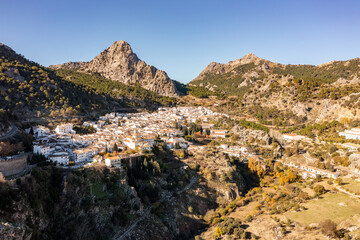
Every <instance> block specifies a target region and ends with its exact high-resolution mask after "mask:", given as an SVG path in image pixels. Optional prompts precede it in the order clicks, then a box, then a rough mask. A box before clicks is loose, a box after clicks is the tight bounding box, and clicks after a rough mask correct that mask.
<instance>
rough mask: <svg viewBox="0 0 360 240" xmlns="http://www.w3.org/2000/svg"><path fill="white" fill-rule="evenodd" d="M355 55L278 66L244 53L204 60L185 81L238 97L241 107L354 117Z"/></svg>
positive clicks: (359, 70)
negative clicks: (227, 58)
mask: <svg viewBox="0 0 360 240" xmlns="http://www.w3.org/2000/svg"><path fill="white" fill-rule="evenodd" d="M359 83H360V59H359V58H356V59H352V60H348V61H333V62H329V63H325V64H321V65H319V66H313V65H283V64H279V63H273V62H270V61H268V60H264V59H261V58H258V57H256V56H255V55H254V54H252V53H249V54H247V55H245V56H244V57H243V58H241V59H237V60H235V61H230V62H228V63H226V64H221V63H215V62H213V63H210V64H209V65H208V66H207V67H206V68H205V69H204V70H203V71H202V72H201V73H200V75H199V76H198V77H196V78H195V79H194V80H193V81H191V82H190V83H189V84H188V85H189V86H192V87H196V86H198V87H203V88H206V89H208V90H210V91H214V92H220V93H223V94H226V95H232V96H238V97H240V98H241V105H242V106H243V107H245V108H254V107H255V108H256V106H260V107H261V108H268V109H272V108H275V109H277V110H281V111H287V112H290V113H292V114H294V115H296V116H298V117H300V118H305V119H308V120H315V121H323V120H331V119H335V120H339V119H341V118H351V119H358V118H360V113H359V112H358V111H357V109H358V107H359V106H360V94H359V92H360V86H359Z"/></svg>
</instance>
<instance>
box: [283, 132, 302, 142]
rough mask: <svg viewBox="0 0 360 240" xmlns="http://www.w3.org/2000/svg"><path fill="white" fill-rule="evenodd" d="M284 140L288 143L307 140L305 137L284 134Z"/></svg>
mask: <svg viewBox="0 0 360 240" xmlns="http://www.w3.org/2000/svg"><path fill="white" fill-rule="evenodd" d="M283 139H284V140H286V141H299V140H306V139H307V138H306V137H305V136H301V135H296V134H290V133H287V134H283Z"/></svg>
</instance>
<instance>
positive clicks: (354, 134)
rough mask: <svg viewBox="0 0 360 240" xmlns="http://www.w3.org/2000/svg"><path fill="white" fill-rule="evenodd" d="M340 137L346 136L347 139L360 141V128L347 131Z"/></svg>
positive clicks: (340, 134) (341, 133)
mask: <svg viewBox="0 0 360 240" xmlns="http://www.w3.org/2000/svg"><path fill="white" fill-rule="evenodd" d="M339 136H344V137H345V138H346V139H357V140H360V128H352V129H350V130H345V131H344V132H340V133H339Z"/></svg>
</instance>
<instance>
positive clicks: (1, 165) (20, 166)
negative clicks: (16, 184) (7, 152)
mask: <svg viewBox="0 0 360 240" xmlns="http://www.w3.org/2000/svg"><path fill="white" fill-rule="evenodd" d="M28 156H29V153H23V154H20V155H16V156H13V157H11V158H6V159H0V172H2V173H3V174H4V176H5V177H6V176H11V175H14V174H18V173H21V172H22V171H24V170H25V169H26V166H27V159H28Z"/></svg>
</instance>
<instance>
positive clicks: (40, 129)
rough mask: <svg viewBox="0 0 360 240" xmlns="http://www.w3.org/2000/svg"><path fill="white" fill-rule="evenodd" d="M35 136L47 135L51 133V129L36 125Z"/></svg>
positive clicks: (34, 128)
mask: <svg viewBox="0 0 360 240" xmlns="http://www.w3.org/2000/svg"><path fill="white" fill-rule="evenodd" d="M33 131H34V136H35V137H45V136H48V135H50V129H48V128H47V127H44V126H35V127H33Z"/></svg>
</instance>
